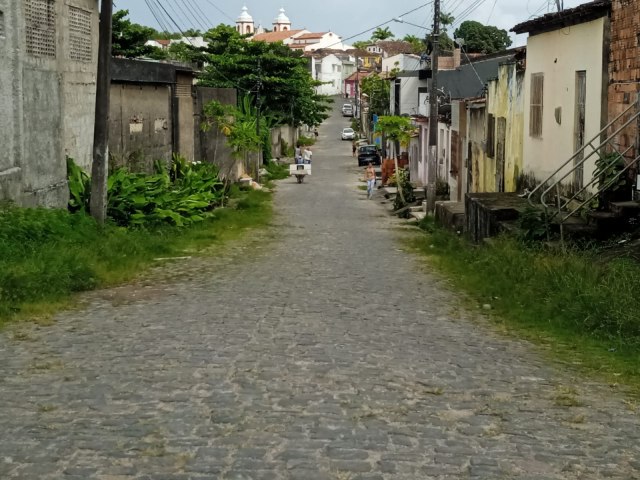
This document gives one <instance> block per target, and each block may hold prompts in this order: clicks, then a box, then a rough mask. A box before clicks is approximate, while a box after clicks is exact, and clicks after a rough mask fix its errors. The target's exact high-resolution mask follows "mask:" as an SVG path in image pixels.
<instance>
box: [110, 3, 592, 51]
mask: <svg viewBox="0 0 640 480" xmlns="http://www.w3.org/2000/svg"><path fill="white" fill-rule="evenodd" d="M549 3H553V4H555V2H553V1H552V2H549V1H548V0H442V10H443V11H444V12H447V13H452V14H453V16H454V17H455V18H456V20H455V23H454V25H453V28H452V29H450V33H451V34H453V31H454V30H455V28H456V27H457V26H458V25H459V24H460V23H461V22H462V21H464V20H477V21H479V22H481V23H484V24H489V25H495V26H497V27H499V28H503V29H505V30H507V31H508V30H509V29H510V28H511V27H513V26H514V25H516V24H517V23H520V22H523V21H525V20H527V19H529V18H533V17H534V16H539V15H542V14H544V13H547V12H548V11H549V9H548V4H549ZM583 3H587V2H586V1H585V0H564V8H571V7H575V6H576V5H580V4H583ZM148 4H151V6H152V7H154V9H155V10H156V16H159V17H162V18H160V22H165V23H166V24H168V23H170V20H168V19H167V17H168V16H170V17H172V18H173V20H174V21H175V23H177V24H178V25H179V26H180V29H182V30H184V29H187V28H190V27H191V28H198V29H200V30H203V29H204V27H207V28H210V27H212V26H215V25H218V24H220V23H226V24H229V25H235V20H236V18H237V17H238V15H239V14H240V12H241V10H242V7H243V6H244V5H246V6H247V7H248V9H249V13H250V14H251V15H252V16H253V19H254V21H255V22H256V24H258V23H261V24H262V25H263V26H265V27H268V28H271V24H272V22H273V19H274V18H275V17H276V16H277V15H278V11H279V9H280V8H281V7H284V8H285V10H286V14H287V16H288V17H289V19H290V20H291V22H292V27H293V28H306V29H308V30H311V31H316V32H318V31H328V30H331V31H333V32H335V33H337V34H338V35H340V36H342V37H343V39H347V38H348V37H354V38H352V39H350V40H349V41H347V43H350V42H353V41H355V40H366V39H368V38H369V37H370V36H371V33H372V32H371V31H367V32H366V33H363V34H361V35H357V34H359V33H360V32H363V31H365V30H367V29H370V28H372V27H375V26H377V25H379V24H381V23H384V22H389V21H391V20H392V19H393V18H397V17H400V16H402V14H404V13H406V12H409V11H412V10H415V11H413V12H412V13H410V14H406V15H404V16H403V18H404V20H406V22H411V23H413V24H416V25H429V24H431V23H432V18H433V1H432V0H431V1H429V2H427V0H422V1H420V0H390V1H389V0H319V1H315V2H312V1H309V0H297V1H292V0H288V1H287V0H246V1H245V0H240V1H236V0H115V8H116V9H119V10H120V9H127V10H129V12H130V18H131V20H132V21H134V22H136V23H141V24H143V25H149V26H152V27H154V28H158V29H162V28H160V27H159V25H158V21H157V20H156V19H155V18H154V15H153V14H152V12H151V11H150V8H149V6H148ZM159 5H161V6H162V7H164V9H165V10H166V13H165V11H163V9H162V8H161V7H160V6H159ZM554 9H555V7H554ZM170 26H171V28H170V30H173V31H176V30H177V27H175V25H174V24H171V25H170ZM385 26H388V27H389V28H390V30H391V31H392V32H393V33H394V34H395V35H396V37H402V36H404V35H405V34H412V35H416V36H423V35H424V34H425V32H426V30H425V29H424V28H419V27H416V26H412V25H408V24H407V23H403V24H401V23H397V22H393V21H391V23H388V24H386V25H385ZM355 35H357V36H355ZM512 39H513V40H514V46H516V45H524V44H525V43H526V35H518V36H514V35H512Z"/></svg>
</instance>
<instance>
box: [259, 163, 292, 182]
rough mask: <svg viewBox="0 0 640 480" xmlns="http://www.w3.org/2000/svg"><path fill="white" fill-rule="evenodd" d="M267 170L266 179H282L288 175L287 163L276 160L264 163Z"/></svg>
mask: <svg viewBox="0 0 640 480" xmlns="http://www.w3.org/2000/svg"><path fill="white" fill-rule="evenodd" d="M265 169H266V170H267V172H268V180H282V179H284V178H287V177H289V165H287V164H284V163H282V164H281V163H277V162H268V163H267V164H266V165H265Z"/></svg>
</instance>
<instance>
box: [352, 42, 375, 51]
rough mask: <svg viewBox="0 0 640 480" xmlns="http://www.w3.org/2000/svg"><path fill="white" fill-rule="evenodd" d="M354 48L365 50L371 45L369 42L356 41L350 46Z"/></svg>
mask: <svg viewBox="0 0 640 480" xmlns="http://www.w3.org/2000/svg"><path fill="white" fill-rule="evenodd" d="M352 45H353V46H354V47H355V48H360V49H363V50H364V49H365V48H366V47H367V45H371V40H358V41H357V42H353V44H352Z"/></svg>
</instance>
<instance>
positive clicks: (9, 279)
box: [0, 191, 272, 326]
mask: <svg viewBox="0 0 640 480" xmlns="http://www.w3.org/2000/svg"><path fill="white" fill-rule="evenodd" d="M233 197H234V198H232V201H231V204H232V205H233V207H232V208H220V209H217V210H215V214H214V215H213V217H212V218H209V219H206V220H204V221H202V222H198V223H196V224H193V225H191V226H188V227H182V228H179V227H173V226H162V227H154V228H124V227H118V226H115V225H106V226H104V227H100V226H98V225H97V224H96V223H95V222H94V221H93V219H92V218H91V217H89V216H88V215H86V214H83V213H75V214H71V213H69V212H67V211H65V210H50V209H23V208H15V207H8V206H7V207H2V208H0V326H1V325H2V324H4V323H7V322H8V321H11V320H16V319H21V318H27V317H30V316H31V315H47V314H50V313H53V312H55V311H56V310H58V309H59V308H61V307H62V306H64V305H66V304H67V302H69V301H70V299H71V295H72V294H73V293H75V292H80V291H86V290H91V289H94V288H100V287H105V286H109V285H114V284H118V283H122V282H126V281H128V280H131V279H133V278H135V277H136V276H138V275H139V274H140V273H141V272H143V271H144V270H145V269H146V268H148V267H150V266H152V265H154V264H156V263H157V260H156V259H157V258H158V257H172V256H181V255H184V254H185V252H189V254H191V253H192V252H194V251H195V252H204V251H205V249H206V254H212V255H215V254H216V252H217V251H219V250H220V249H217V248H216V247H217V246H222V245H224V244H226V243H229V242H232V241H235V240H238V239H239V238H240V237H242V236H243V235H245V234H246V232H247V231H248V230H250V229H255V228H259V227H264V226H267V225H268V224H269V223H270V221H271V218H272V206H271V201H270V200H271V194H270V193H266V192H262V191H247V192H240V191H236V192H235V194H234V195H233Z"/></svg>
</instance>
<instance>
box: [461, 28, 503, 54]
mask: <svg viewBox="0 0 640 480" xmlns="http://www.w3.org/2000/svg"><path fill="white" fill-rule="evenodd" d="M454 36H455V38H462V39H464V46H465V49H466V50H467V51H468V52H474V53H495V52H501V51H503V50H506V49H507V48H508V47H509V46H511V39H510V38H509V34H508V33H507V31H506V30H502V29H499V28H498V27H494V26H492V25H483V24H482V23H480V22H476V21H474V20H466V21H464V22H462V23H461V24H460V27H458V29H457V30H456V31H455V32H454Z"/></svg>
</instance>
